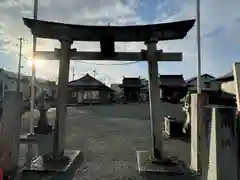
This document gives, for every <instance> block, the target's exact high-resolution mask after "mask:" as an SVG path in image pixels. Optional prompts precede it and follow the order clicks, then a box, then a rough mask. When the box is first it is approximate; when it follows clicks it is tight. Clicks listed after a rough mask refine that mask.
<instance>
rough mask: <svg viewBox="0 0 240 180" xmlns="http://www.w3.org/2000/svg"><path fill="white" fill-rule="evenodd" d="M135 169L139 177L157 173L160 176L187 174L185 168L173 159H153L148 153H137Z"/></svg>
mask: <svg viewBox="0 0 240 180" xmlns="http://www.w3.org/2000/svg"><path fill="white" fill-rule="evenodd" d="M136 153H137V167H138V172H139V173H140V174H141V175H148V174H151V173H159V174H161V175H185V174H187V173H188V174H189V171H188V169H187V168H185V167H184V165H183V164H182V163H180V162H178V161H177V160H174V159H173V157H166V158H165V159H163V160H158V159H153V158H152V153H151V152H149V151H137V152H136Z"/></svg>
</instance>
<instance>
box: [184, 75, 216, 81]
mask: <svg viewBox="0 0 240 180" xmlns="http://www.w3.org/2000/svg"><path fill="white" fill-rule="evenodd" d="M205 76H208V77H210V78H215V77H214V76H212V75H210V74H203V75H201V77H205ZM196 79H197V76H194V77H192V78H190V79H187V80H186V83H190V82H192V81H194V80H196Z"/></svg>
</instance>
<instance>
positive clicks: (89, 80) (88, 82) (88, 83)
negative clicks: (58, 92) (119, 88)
mask: <svg viewBox="0 0 240 180" xmlns="http://www.w3.org/2000/svg"><path fill="white" fill-rule="evenodd" d="M68 86H69V87H76V86H77V87H106V88H108V89H109V90H111V91H113V89H111V88H110V87H108V86H106V85H105V84H104V83H102V82H100V81H99V80H97V79H95V78H94V77H92V76H90V75H89V74H86V75H85V76H83V77H82V78H80V79H77V80H74V81H70V82H69V83H68Z"/></svg>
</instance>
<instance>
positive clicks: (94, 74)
mask: <svg viewBox="0 0 240 180" xmlns="http://www.w3.org/2000/svg"><path fill="white" fill-rule="evenodd" d="M93 77H94V78H95V77H96V70H93Z"/></svg>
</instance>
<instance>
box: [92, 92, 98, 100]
mask: <svg viewBox="0 0 240 180" xmlns="http://www.w3.org/2000/svg"><path fill="white" fill-rule="evenodd" d="M92 99H94V100H98V99H99V91H92Z"/></svg>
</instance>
